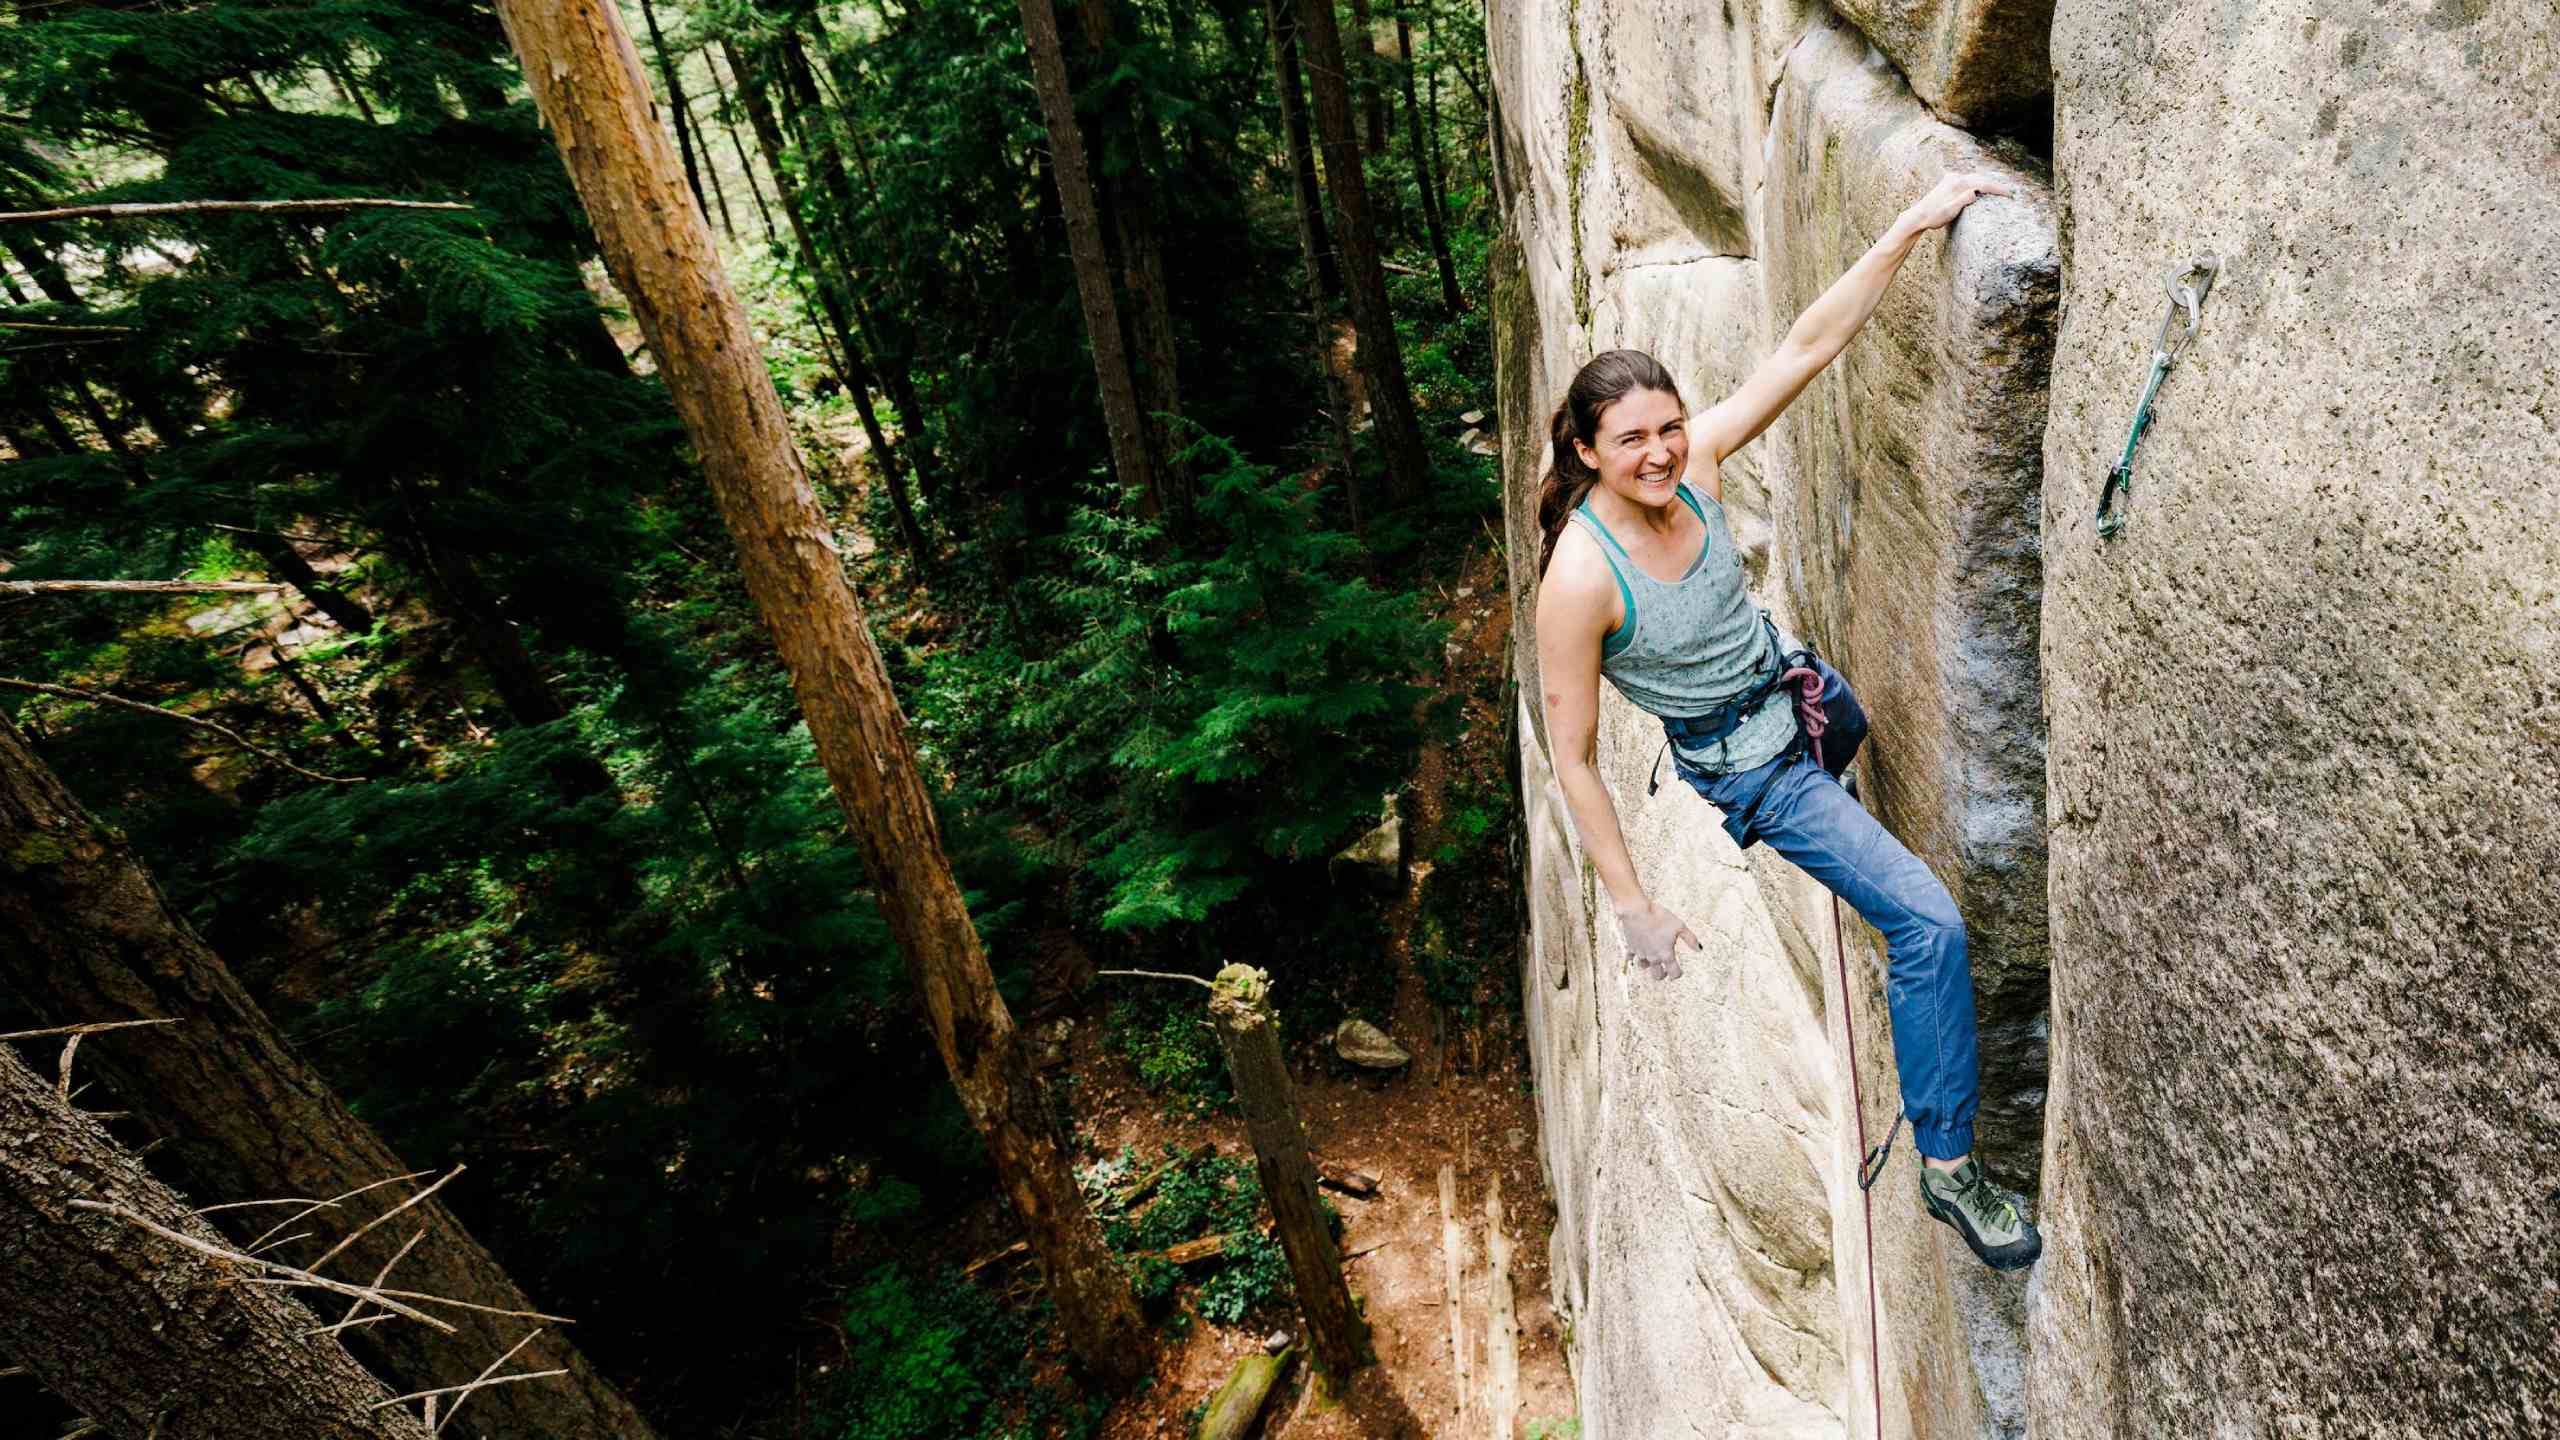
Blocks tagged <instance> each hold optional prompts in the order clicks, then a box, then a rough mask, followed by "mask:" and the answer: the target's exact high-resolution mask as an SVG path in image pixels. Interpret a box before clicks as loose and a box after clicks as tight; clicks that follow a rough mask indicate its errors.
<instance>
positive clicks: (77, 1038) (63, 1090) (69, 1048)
mask: <svg viewBox="0 0 2560 1440" xmlns="http://www.w3.org/2000/svg"><path fill="white" fill-rule="evenodd" d="M87 1038H89V1037H88V1032H86V1031H80V1030H75V1031H73V1032H72V1034H71V1038H70V1039H68V1040H65V1041H63V1042H62V1073H61V1078H60V1079H58V1080H56V1081H55V1082H54V1086H53V1093H54V1094H55V1096H56V1097H58V1098H59V1099H60V1100H61V1101H62V1103H63V1104H65V1105H68V1104H70V1103H71V1057H72V1056H73V1055H75V1054H77V1053H79V1050H80V1042H81V1041H83V1040H85V1039H87Z"/></svg>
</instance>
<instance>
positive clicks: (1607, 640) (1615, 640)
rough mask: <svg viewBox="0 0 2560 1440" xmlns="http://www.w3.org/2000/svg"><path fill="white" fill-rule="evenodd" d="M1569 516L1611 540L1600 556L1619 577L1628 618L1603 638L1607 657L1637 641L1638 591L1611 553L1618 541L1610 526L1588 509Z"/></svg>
mask: <svg viewBox="0 0 2560 1440" xmlns="http://www.w3.org/2000/svg"><path fill="white" fill-rule="evenodd" d="M1567 518H1569V519H1574V520H1580V521H1582V522H1583V523H1584V525H1585V526H1586V527H1588V528H1590V529H1592V530H1596V531H1598V532H1599V534H1600V535H1601V536H1602V537H1603V538H1606V539H1607V540H1608V541H1609V544H1608V545H1603V546H1601V547H1600V558H1601V559H1603V560H1607V561H1608V562H1609V573H1610V575H1612V576H1613V577H1615V578H1616V579H1617V582H1618V600H1619V603H1621V604H1623V605H1624V606H1626V610H1627V618H1626V619H1624V620H1622V621H1620V622H1618V628H1617V629H1615V630H1612V631H1610V632H1609V633H1608V634H1607V635H1606V636H1603V637H1602V638H1601V641H1600V653H1601V656H1602V658H1604V659H1605V658H1607V657H1608V656H1611V655H1615V654H1617V653H1618V652H1619V651H1621V650H1624V649H1626V648H1627V647H1628V646H1629V645H1631V644H1633V643H1635V638H1636V592H1635V589H1634V587H1632V586H1630V585H1628V584H1627V572H1626V571H1624V570H1621V569H1619V568H1618V562H1617V561H1616V560H1615V559H1614V558H1612V557H1611V556H1610V554H1609V545H1615V544H1617V543H1618V542H1617V539H1616V537H1614V536H1611V535H1610V534H1609V527H1607V526H1605V525H1603V524H1601V523H1600V517H1599V516H1597V515H1594V514H1592V513H1591V512H1590V511H1588V510H1581V509H1577V510H1575V511H1574V512H1573V513H1572V514H1571V515H1570V516H1568V517H1567Z"/></svg>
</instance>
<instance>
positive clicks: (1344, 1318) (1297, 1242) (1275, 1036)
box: [1209, 965, 1371, 1382]
mask: <svg viewBox="0 0 2560 1440" xmlns="http://www.w3.org/2000/svg"><path fill="white" fill-rule="evenodd" d="M1209 990H1210V995H1209V1028H1211V1029H1213V1030H1215V1031H1217V1032H1218V1044H1219V1046H1220V1048H1222V1049H1224V1050H1225V1051H1226V1053H1227V1073H1228V1074H1229V1075H1230V1076H1232V1077H1233V1078H1234V1080H1235V1083H1236V1103H1237V1105H1238V1106H1240V1107H1241V1108H1242V1109H1243V1110H1244V1128H1245V1133H1246V1134H1248V1135H1250V1136H1252V1137H1253V1159H1254V1168H1255V1170H1256V1171H1257V1172H1258V1173H1259V1174H1260V1175H1261V1177H1262V1198H1263V1199H1265V1200H1267V1201H1269V1202H1271V1220H1272V1228H1273V1229H1274V1230H1276V1231H1278V1232H1279V1235H1280V1248H1281V1249H1282V1250H1285V1251H1287V1252H1288V1255H1289V1278H1290V1279H1291V1280H1292V1281H1294V1282H1296V1284H1297V1287H1298V1313H1299V1315H1300V1316H1302V1317H1304V1319H1305V1320H1306V1322H1307V1338H1308V1339H1309V1340H1311V1341H1313V1342H1314V1345H1315V1352H1316V1363H1317V1364H1318V1365H1319V1366H1321V1367H1322V1368H1323V1369H1324V1370H1325V1372H1326V1373H1327V1374H1329V1375H1330V1376H1331V1377H1332V1378H1333V1379H1334V1380H1336V1381H1337V1382H1338V1381H1340V1380H1342V1379H1343V1378H1344V1377H1346V1376H1348V1375H1349V1374H1350V1373H1351V1372H1352V1371H1354V1370H1356V1369H1358V1368H1360V1367H1361V1366H1363V1365H1366V1364H1368V1363H1369V1361H1370V1359H1371V1356H1370V1353H1369V1325H1368V1322H1367V1321H1365V1320H1363V1319H1361V1318H1360V1312H1359V1311H1358V1310H1357V1309H1355V1308H1354V1307H1353V1306H1352V1304H1351V1287H1350V1286H1348V1285H1346V1284H1344V1283H1343V1279H1342V1251H1341V1249H1340V1247H1338V1246H1336V1245H1335V1244H1334V1243H1333V1231H1332V1230H1331V1229H1329V1228H1327V1226H1326V1225H1325V1223H1324V1211H1323V1210H1321V1209H1319V1208H1318V1207H1317V1205H1316V1162H1315V1160H1314V1159H1313V1158H1312V1157H1310V1156H1309V1155H1308V1154H1307V1131H1306V1127H1305V1126H1304V1125H1302V1124H1300V1123H1299V1120H1298V1096H1297V1087H1296V1086H1295V1085H1293V1084H1292V1083H1291V1082H1290V1080H1289V1064H1288V1062H1287V1061H1286V1060H1284V1059H1283V1058H1281V1055H1280V1026H1279V1023H1278V1021H1277V1020H1276V1019H1275V1018H1274V1017H1273V1016H1272V1013H1271V977H1270V976H1268V975H1265V974H1264V973H1262V972H1261V971H1259V970H1256V969H1254V968H1253V967H1252V966H1250V965H1229V966H1227V967H1226V968H1224V969H1222V970H1220V971H1219V972H1218V980H1217V983H1216V984H1214V985H1212V986H1210V987H1209Z"/></svg>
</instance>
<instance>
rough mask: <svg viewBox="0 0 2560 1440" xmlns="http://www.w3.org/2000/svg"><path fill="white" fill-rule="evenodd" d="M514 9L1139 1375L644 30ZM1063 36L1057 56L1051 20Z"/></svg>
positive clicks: (882, 857)
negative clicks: (652, 108)
mask: <svg viewBox="0 0 2560 1440" xmlns="http://www.w3.org/2000/svg"><path fill="white" fill-rule="evenodd" d="M1043 8H1045V6H1044V7H1043ZM498 13H499V15H500V17H501V18H502V19H504V20H505V21H506V25H507V32H508V36H509V38H510V39H512V40H513V41H514V43H515V48H516V53H517V54H518V55H519V56H521V57H522V59H523V61H524V73H525V76H526V78H527V80H528V81H529V82H530V84H531V86H532V89H533V94H534V100H535V103H536V104H538V105H539V106H540V107H541V110H542V115H543V118H544V120H545V121H546V122H548V124H549V126H550V129H551V132H552V136H553V138H554V139H555V140H556V141H558V143H559V146H560V153H561V156H562V158H563V160H564V161H565V162H566V163H567V165H568V168H569V174H570V177H571V179H572V180H574V181H575V182H576V184H577V187H578V192H579V194H580V195H581V196H582V197H583V198H584V199H585V201H586V205H587V213H588V215H589V217H590V218H591V219H592V220H593V221H594V223H595V227H596V238H597V240H598V241H599V242H600V243H601V245H602V247H603V250H604V254H605V263H606V265H607V267H608V268H609V269H610V270H611V271H612V273H613V277H614V280H615V282H616V283H617V284H619V285H620V286H621V288H622V293H623V294H624V295H625V296H626V297H628V298H629V300H630V302H631V310H632V314H633V316H634V317H635V318H636V319H637V320H638V321H639V323H640V328H641V331H642V333H644V334H646V335H647V336H648V337H649V345H650V349H651V350H652V351H654V352H655V353H656V354H657V356H658V359H659V373H660V374H661V375H663V376H665V377H666V382H667V389H668V391H669V393H670V395H671V397H672V398H673V399H674V402H675V407H676V412H677V414H678V415H679V416H680V417H682V419H683V421H684V425H685V430H686V432H687V433H688V434H689V435H690V436H691V437H692V440H693V444H694V448H695V450H696V452H697V453H699V454H700V455H701V456H702V465H703V471H704V473H705V475H706V476H707V477H708V479H709V480H710V482H711V488H712V493H713V496H714V497H715V498H716V499H717V501H718V502H719V506H720V512H721V515H722V517H723V518H724V519H725V520H726V521H727V523H728V526H729V529H730V532H731V534H732V535H733V536H734V537H735V538H736V541H737V547H738V556H739V564H740V568H741V570H742V571H743V572H744V578H745V580H746V585H747V593H748V595H749V596H750V597H751V598H752V599H753V600H754V601H755V604H756V608H757V610H758V611H759V612H760V613H761V614H762V615H763V616H764V619H765V623H766V624H767V626H769V627H770V628H771V629H772V631H773V634H774V640H775V644H776V648H778V649H779V650H780V651H781V653H782V657H783V661H784V663H785V664H786V665H787V666H788V667H789V668H790V671H791V677H792V682H793V685H794V687H795V688H796V689H797V690H798V692H799V695H800V706H801V711H802V713H803V715H804V716H805V717H806V718H807V720H808V724H809V733H810V736H811V738H812V739H813V740H814V741H815V742H816V745H817V749H818V756H819V760H820V763H821V764H822V765H823V766H824V767H825V769H826V771H827V776H828V778H829V780H831V781H832V782H833V783H834V786H835V791H836V797H837V800H838V802H839V803H840V804H841V805H842V806H843V807H844V811H845V815H846V818H847V819H848V820H850V821H851V822H852V826H853V829H854V832H855V835H856V836H857V838H858V839H859V840H860V842H861V845H862V850H863V855H864V858H865V860H866V861H868V863H869V866H870V872H871V876H872V879H873V881H874V883H875V885H876V886H877V889H878V894H879V897H880V902H881V907H882V909H883V910H884V911H885V912H886V914H887V917H888V920H889V927H890V932H891V934H892V935H894V936H895V937H896V939H897V942H898V946H899V949H900V950H901V951H902V952H903V953H904V954H905V956H906V958H907V964H908V967H909V970H910V973H911V974H912V976H913V977H914V980H915V985H916V992H917V996H918V999H919V1002H920V1004H921V1006H922V1008H923V1011H924V1014H925V1018H926V1020H927V1022H928V1024H929V1025H930V1026H931V1028H932V1030H933V1036H934V1043H935V1046H936V1047H937V1048H938V1049H939V1050H940V1051H941V1053H942V1058H943V1063H944V1064H945V1065H946V1066H947V1067H949V1069H950V1072H951V1078H952V1083H953V1085H954V1087H955V1088H956V1089H957V1090H958V1092H959V1096H960V1101H961V1105H962V1107H963V1108H964V1109H966V1110H967V1111H968V1114H969V1117H970V1119H971V1121H972V1122H974V1123H975V1124H976V1126H977V1127H978V1132H979V1134H980V1136H981V1137H982V1138H983V1139H984V1140H985V1142H986V1146H987V1151H988V1155H989V1158H990V1159H991V1160H992V1161H993V1163H994V1166H995V1171H996V1174H997V1176H998V1178H999V1180H1000V1181H1001V1183H1002V1184H1003V1185H1004V1188H1005V1191H1006V1193H1007V1195H1008V1197H1009V1198H1010V1199H1011V1200H1012V1202H1013V1205H1014V1209H1015V1211H1016V1212H1017V1213H1018V1214H1019V1215H1020V1216H1021V1218H1022V1222H1023V1224H1024V1226H1025V1227H1026V1229H1027V1230H1028V1231H1029V1235H1030V1240H1031V1243H1032V1246H1033V1248H1034V1249H1035V1250H1037V1251H1038V1252H1039V1254H1040V1255H1041V1257H1042V1258H1043V1260H1044V1261H1045V1262H1046V1265H1047V1270H1048V1282H1049V1289H1050V1294H1051V1296H1052V1298H1053V1299H1055V1301H1056V1302H1057V1306H1058V1313H1059V1316H1060V1318H1061V1320H1062V1322H1063V1323H1064V1326H1065V1329H1066V1332H1067V1338H1068V1342H1069V1344H1070V1345H1071V1347H1072V1348H1073V1349H1074V1351H1075V1353H1076V1355H1077V1357H1078V1358H1079V1359H1080V1360H1081V1361H1082V1362H1083V1363H1084V1364H1085V1365H1086V1366H1087V1367H1088V1368H1090V1369H1091V1370H1093V1371H1094V1372H1096V1373H1097V1374H1099V1375H1102V1376H1105V1377H1108V1378H1109V1379H1111V1380H1113V1381H1116V1382H1124V1383H1125V1382H1128V1381H1133V1380H1135V1379H1136V1378H1137V1377H1138V1376H1140V1375H1142V1374H1144V1373H1147V1372H1148V1371H1149V1370H1150V1369H1151V1368H1152V1366H1151V1361H1152V1355H1153V1345H1152V1343H1151V1341H1150V1339H1149V1336H1148V1333H1147V1330H1146V1327H1145V1325H1144V1323H1143V1322H1142V1321H1141V1320H1140V1319H1139V1317H1138V1308H1137V1302H1136V1299H1135V1297H1133V1296H1132V1295H1131V1294H1130V1291H1129V1284H1128V1281H1127V1279H1126V1277H1125V1276H1124V1275H1123V1274H1122V1273H1121V1271H1120V1269H1119V1267H1118V1265H1117V1264H1116V1263H1115V1262H1114V1261H1113V1259H1112V1257H1111V1254H1110V1252H1109V1251H1108V1250H1106V1249H1105V1248H1104V1247H1103V1244H1102V1235H1101V1231H1100V1230H1099V1228H1098V1227H1097V1226H1096V1225H1095V1224H1094V1222H1093V1217H1092V1215H1091V1214H1090V1213H1089V1212H1088V1211H1087V1210H1086V1208H1085V1204H1084V1198H1083V1196H1082V1195H1081V1194H1080V1193H1079V1192H1078V1191H1077V1189H1076V1183H1075V1174H1074V1171H1073V1169H1072V1168H1071V1167H1070V1165H1069V1163H1068V1157H1067V1152H1066V1147H1065V1145H1064V1143H1063V1141H1062V1137H1061V1136H1060V1135H1059V1133H1058V1129H1057V1125H1056V1122H1055V1120H1054V1119H1053V1118H1052V1115H1051V1112H1050V1110H1049V1108H1048V1104H1047V1100H1046V1097H1045V1095H1044V1094H1043V1092H1042V1087H1041V1085H1040V1080H1039V1077H1038V1075H1037V1074H1036V1073H1034V1071H1033V1070H1032V1067H1031V1058H1030V1054H1029V1051H1028V1048H1027V1047H1026V1046H1025V1045H1023V1043H1022V1040H1021V1037H1020V1035H1019V1034H1018V1033H1017V1032H1016V1031H1015V1029H1014V1025H1013V1017H1012V1015H1011V1014H1010V1013H1008V1012H1007V1011H1006V1009H1005V1005H1004V1001H1003V999H1002V998H1001V997H1000V996H998V995H997V993H996V988H995V977H994V976H993V974H991V973H990V972H989V971H988V969H987V962H986V954H985V952H984V950H982V949H981V948H980V946H979V942H978V934H977V930H976V928H975V927H974V926H973V925H972V924H971V923H970V920H969V912H968V909H967V907H966V906H965V905H964V904H963V903H962V901H961V897H960V887H959V884H958V882H957V880H956V879H955V878H954V877H953V875H952V873H951V864H950V861H949V859H948V858H947V857H946V856H945V854H944V852H943V848H942V835H941V830H940V826H939V824H938V822H937V821H936V820H935V818H934V813H933V806H932V803H931V801H930V800H929V799H928V797H927V796H926V793H925V788H924V781H923V778H922V777H921V776H920V775H919V774H918V773H917V771H916V762H915V752H914V750H913V748H912V747H911V745H910V744H909V742H908V738H907V730H906V721H905V718H904V717H903V716H902V715H901V714H900V713H899V710H898V702H897V697H896V695H895V693H894V692H892V691H891V689H890V687H889V676H888V670H887V667H886V666H885V665H884V664H883V663H882V661H881V658H880V651H879V648H878V646H877V645H875V644H874V643H873V641H872V638H871V631H870V629H869V627H868V625H867V624H866V622H865V621H864V618H863V614H862V608H861V605H860V603H859V602H858V601H857V600H856V599H855V598H854V594H853V590H852V588H851V587H850V586H848V585H847V584H846V583H845V579H844V566H843V562H842V561H841V560H840V559H839V558H838V557H837V555H836V553H835V548H834V546H833V545H832V544H831V543H830V540H829V534H828V527H827V525H826V522H825V520H824V518H823V517H822V516H821V515H820V514H819V513H818V507H817V499H816V496H815V495H814V494H812V493H811V490H810V486H809V477H808V474H807V472H806V471H805V470H803V469H802V468H801V463H800V456H799V452H798V451H796V450H794V449H793V448H792V444H791V432H790V427H789V426H788V424H787V423H786V422H785V419H784V416H783V412H782V402H781V399H780V397H779V396H777V395H775V394H774V390H773V382H772V379H771V378H770V377H769V376H768V375H767V374H766V372H765V370H764V367H763V364H762V362H761V360H760V359H759V357H758V355H757V352H756V348H755V345H754V342H753V336H752V334H751V332H750V331H749V330H748V327H747V318H746V313H745V311H744V310H743V309H741V308H740V306H739V304H738V299H737V296H736V294H735V292H734V291H732V290H731V289H730V287H729V279H728V276H727V274H726V273H725V272H724V271H723V270H722V269H721V267H720V259H719V256H718V254H717V253H716V252H715V251H714V250H713V249H712V245H711V235H710V231H709V228H708V227H707V226H706V225H704V224H702V223H701V222H700V221H699V219H697V218H696V217H695V216H693V215H692V214H691V213H689V212H688V211H686V210H685V208H684V207H683V206H682V205H681V204H671V203H670V202H671V201H673V200H675V199H676V197H677V194H678V191H677V189H676V187H677V186H678V185H679V184H680V183H681V182H680V181H679V179H678V178H677V176H676V173H675V157H674V156H673V155H672V154H670V153H669V151H668V147H667V143H666V138H665V136H664V135H663V134H661V133H660V132H659V131H658V130H657V128H656V127H655V126H653V125H652V124H650V122H649V111H648V105H647V92H646V87H645V86H644V85H643V84H641V82H640V65H639V57H638V55H637V54H636V53H635V52H634V51H633V50H632V48H631V40H630V37H629V36H628V35H626V34H624V33H623V30H622V25H621V21H620V19H619V17H618V16H617V15H616V13H615V11H614V10H613V9H612V8H611V7H609V6H602V5H592V6H591V5H575V6H570V5H555V4H550V3H546V0H498ZM1050 48H1051V53H1052V54H1053V55H1054V54H1055V52H1056V37H1055V30H1054V28H1053V29H1052V32H1051V46H1050Z"/></svg>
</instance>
